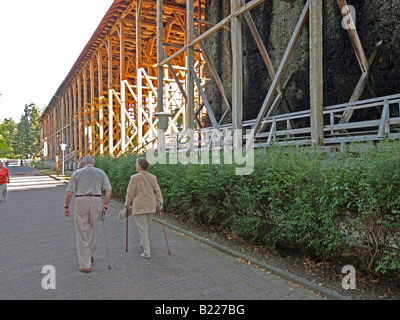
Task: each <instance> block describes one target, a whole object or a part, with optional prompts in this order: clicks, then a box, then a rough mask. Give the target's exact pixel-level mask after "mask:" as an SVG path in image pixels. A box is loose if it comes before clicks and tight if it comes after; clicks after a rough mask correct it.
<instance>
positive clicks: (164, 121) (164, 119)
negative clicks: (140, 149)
mask: <svg viewBox="0 0 400 320" xmlns="http://www.w3.org/2000/svg"><path fill="white" fill-rule="evenodd" d="M155 116H156V117H157V118H158V129H157V135H158V151H159V152H165V136H164V133H165V131H167V129H168V119H169V117H171V116H172V114H170V113H168V112H165V111H161V112H157V113H156V114H155Z"/></svg>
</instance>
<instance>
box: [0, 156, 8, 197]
mask: <svg viewBox="0 0 400 320" xmlns="http://www.w3.org/2000/svg"><path fill="white" fill-rule="evenodd" d="M7 183H10V175H9V173H8V169H7V168H4V167H3V162H0V202H1V201H7Z"/></svg>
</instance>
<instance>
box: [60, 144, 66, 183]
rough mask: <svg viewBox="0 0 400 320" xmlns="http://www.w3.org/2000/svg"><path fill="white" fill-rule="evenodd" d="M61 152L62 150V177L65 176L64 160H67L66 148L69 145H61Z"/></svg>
mask: <svg viewBox="0 0 400 320" xmlns="http://www.w3.org/2000/svg"><path fill="white" fill-rule="evenodd" d="M60 147H61V150H62V153H63V154H62V176H64V158H65V148H66V147H67V145H66V144H65V143H62V144H60Z"/></svg>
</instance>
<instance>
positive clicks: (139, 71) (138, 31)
mask: <svg viewBox="0 0 400 320" xmlns="http://www.w3.org/2000/svg"><path fill="white" fill-rule="evenodd" d="M142 3H143V0H139V1H137V4H136V81H137V92H136V95H137V102H136V119H137V124H136V125H137V136H136V137H137V147H140V146H141V144H142V143H143V141H142V140H143V123H142V122H143V121H142V118H143V115H142V108H143V89H142V79H143V78H142V77H143V76H142V69H141V68H142V25H141V19H140V15H141V12H142Z"/></svg>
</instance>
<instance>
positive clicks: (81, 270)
mask: <svg viewBox="0 0 400 320" xmlns="http://www.w3.org/2000/svg"><path fill="white" fill-rule="evenodd" d="M79 271H80V272H84V273H89V272H90V271H92V270H91V269H90V268H87V269H84V268H82V267H81V266H80V267H79Z"/></svg>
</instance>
